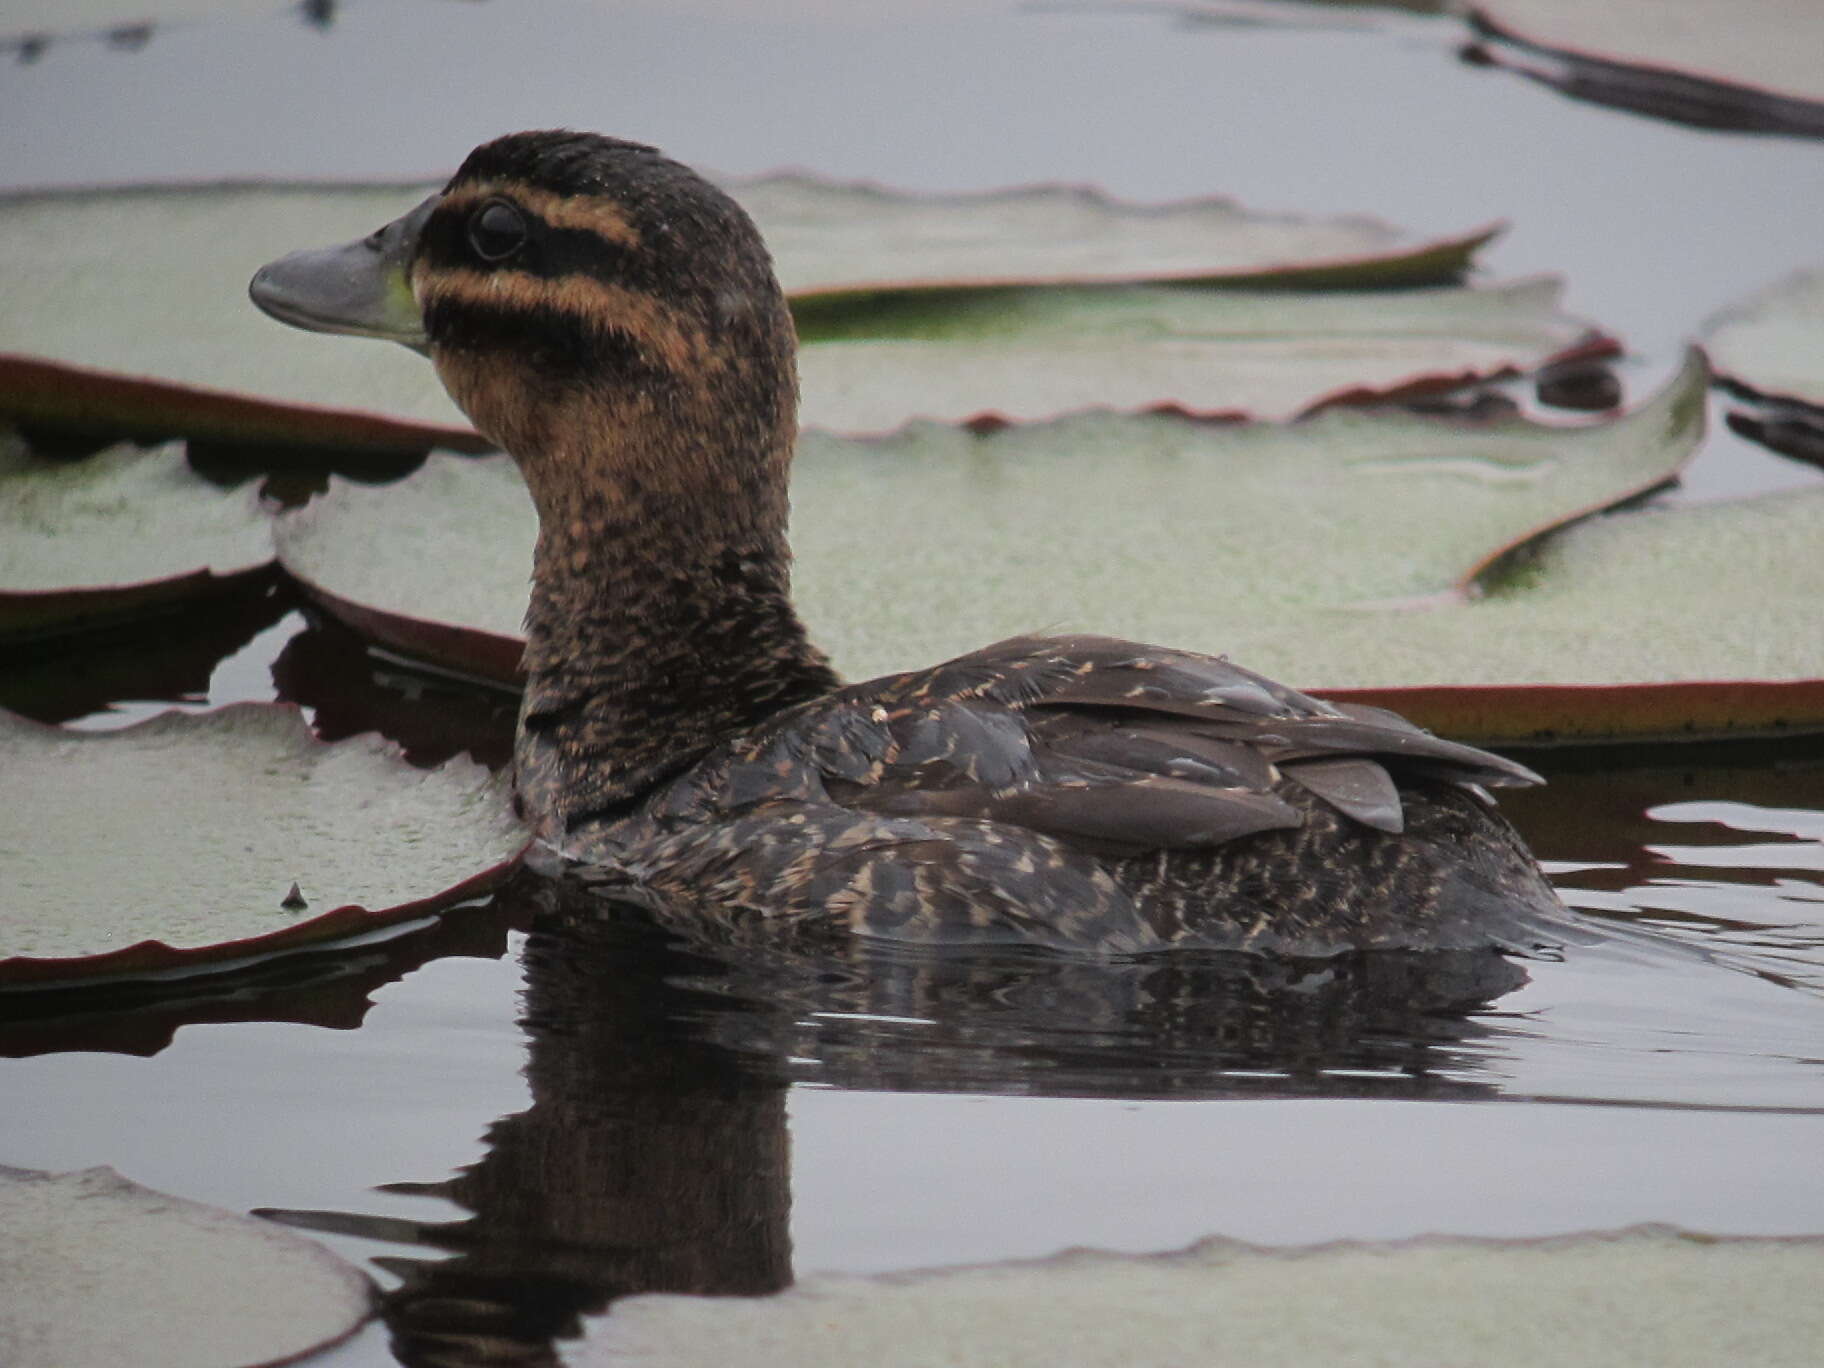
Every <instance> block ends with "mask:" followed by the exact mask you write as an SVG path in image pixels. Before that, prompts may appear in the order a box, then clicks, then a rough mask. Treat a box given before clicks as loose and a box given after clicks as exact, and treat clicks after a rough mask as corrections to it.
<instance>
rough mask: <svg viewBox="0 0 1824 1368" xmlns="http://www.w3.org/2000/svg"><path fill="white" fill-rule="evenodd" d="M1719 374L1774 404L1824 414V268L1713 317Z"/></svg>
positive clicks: (1711, 343) (1707, 335)
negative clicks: (1798, 405) (1787, 403)
mask: <svg viewBox="0 0 1824 1368" xmlns="http://www.w3.org/2000/svg"><path fill="white" fill-rule="evenodd" d="M1704 347H1705V349H1706V350H1707V351H1708V352H1709V353H1710V359H1711V361H1712V362H1713V363H1714V364H1715V366H1716V369H1717V372H1718V374H1720V375H1721V376H1723V377H1724V378H1725V379H1727V380H1729V381H1731V382H1733V383H1735V384H1737V385H1739V386H1741V387H1743V388H1745V389H1748V390H1751V391H1753V392H1754V393H1755V394H1757V395H1761V396H1764V397H1767V398H1774V399H1791V400H1796V401H1798V402H1799V403H1802V404H1806V405H1809V406H1811V407H1813V408H1817V409H1824V267H1812V268H1811V269H1809V270H1804V271H1795V272H1794V273H1793V274H1791V275H1789V276H1786V277H1784V278H1783V279H1780V280H1777V281H1775V282H1774V283H1773V284H1771V285H1769V286H1767V288H1766V289H1764V290H1760V291H1758V292H1757V293H1755V294H1753V295H1751V296H1750V297H1749V298H1747V299H1745V300H1743V301H1742V302H1741V303H1739V304H1736V305H1734V306H1733V307H1731V308H1729V309H1726V310H1724V311H1723V312H1722V313H1720V314H1718V315H1717V316H1716V317H1714V318H1712V319H1711V320H1710V321H1709V322H1708V323H1707V324H1706V325H1705V327H1704Z"/></svg>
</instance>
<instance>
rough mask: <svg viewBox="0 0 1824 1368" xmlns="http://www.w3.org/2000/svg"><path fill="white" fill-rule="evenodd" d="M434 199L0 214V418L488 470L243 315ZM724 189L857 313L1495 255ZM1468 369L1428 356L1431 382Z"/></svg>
mask: <svg viewBox="0 0 1824 1368" xmlns="http://www.w3.org/2000/svg"><path fill="white" fill-rule="evenodd" d="M433 188H434V187H433V186H431V185H427V184H414V185H388V186H345V187H325V186H303V185H228V186H207V187H188V188H169V187H167V188H140V189H117V190H96V191H59V192H46V193H34V194H23V195H14V196H10V197H6V198H4V199H0V273H3V274H4V275H5V276H6V278H7V279H8V281H9V282H10V283H11V284H10V289H9V296H8V301H7V308H6V309H5V310H4V312H0V414H13V415H15V416H19V417H24V418H28V419H32V420H35V421H41V422H62V423H78V424H82V425H86V426H89V427H95V426H107V425H112V426H113V427H115V428H118V429H124V430H129V431H136V432H137V431H145V432H164V433H170V432H183V433H186V434H195V435H205V436H218V437H234V438H238V439H256V440H262V441H272V442H291V443H301V442H314V443H318V444H323V445H336V446H343V447H354V448H373V449H401V448H413V449H419V448H425V447H430V446H446V447H454V448H456V449H460V450H469V451H475V450H480V449H482V448H483V447H484V446H485V445H486V444H485V443H484V442H483V441H482V439H480V438H479V437H478V436H477V435H476V434H475V433H474V432H473V430H472V429H470V428H469V427H468V424H467V422H466V420H465V419H464V418H463V416H462V414H461V413H460V412H459V411H458V410H457V409H456V407H455V406H454V405H453V404H452V403H451V402H450V400H449V399H448V397H447V396H446V395H445V394H444V393H443V390H442V388H441V386H440V385H439V384H438V382H437V379H436V377H435V375H434V374H433V373H432V371H431V369H430V368H429V367H428V366H426V365H425V364H424V363H423V361H422V360H421V359H420V358H418V357H415V356H412V355H411V354H410V353H408V352H406V351H405V350H403V349H402V348H399V347H396V346H392V345H390V344H375V343H366V342H363V343H350V342H347V341H345V340H341V339H331V338H322V337H315V336H310V335H306V334H302V333H297V332H293V331H291V330H288V329H285V328H281V327H277V326H275V325H274V324H273V323H272V322H271V320H269V319H267V318H265V317H264V316H263V315H261V314H260V313H259V312H258V311H257V310H255V309H254V308H253V307H252V306H251V305H250V304H249V303H248V302H247V299H246V287H247V281H248V280H249V278H250V277H251V276H252V274H253V272H254V271H255V270H256V269H257V268H258V267H259V266H261V265H262V264H264V263H265V262H267V261H269V260H271V259H273V258H274V257H276V256H280V255H282V254H284V253H285V252H288V251H291V250H293V249H294V248H297V247H300V246H308V245H315V244H320V243H328V242H336V241H342V240H346V239H350V238H355V237H359V236H361V235H363V234H365V233H367V232H370V231H371V230H372V229H373V228H375V227H376V226H378V225H379V224H381V223H384V222H386V221H388V220H390V219H392V218H394V217H396V216H397V215H398V214H400V213H402V212H404V211H405V210H406V209H408V208H410V207H411V205H412V204H414V203H415V202H416V201H418V200H419V199H421V198H423V196H424V195H425V194H427V193H429V192H430V190H432V189H433ZM732 188H733V190H734V193H735V194H736V195H737V196H738V197H740V198H742V199H744V200H746V201H747V202H748V203H750V204H751V205H752V206H753V207H754V209H755V211H756V213H757V215H758V217H759V219H760V223H761V228H762V231H763V232H764V233H765V234H766V236H767V239H768V243H769V246H770V247H771V249H772V251H773V254H774V257H775V259H776V262H777V264H778V268H779V271H780V275H781V278H782V279H783V280H784V282H785V284H786V286H787V288H788V289H791V290H798V291H803V292H808V293H811V294H815V295H819V296H829V295H838V296H842V297H843V298H844V299H846V301H847V303H848V305H849V307H850V309H851V310H854V309H865V307H866V301H867V300H868V299H869V298H874V297H878V296H880V295H881V294H882V293H883V292H884V294H885V295H886V296H888V297H891V296H892V295H893V294H894V293H896V292H901V291H905V290H920V289H927V288H935V287H945V288H953V287H957V286H969V287H979V286H988V285H1006V284H1031V283H1042V282H1050V281H1056V280H1075V281H1083V280H1094V281H1123V280H1141V279H1159V278H1166V279H1176V280H1199V281H1222V282H1225V283H1228V284H1236V283H1243V282H1250V281H1251V282H1255V283H1264V282H1273V283H1276V284H1290V283H1303V284H1324V285H1347V284H1355V285H1380V284H1388V283H1401V282H1412V281H1438V280H1447V279H1451V278H1453V277H1454V276H1456V275H1458V274H1460V273H1461V272H1462V270H1463V269H1464V268H1465V267H1466V266H1467V265H1468V263H1469V260H1470V257H1471V255H1472V254H1473V252H1474V251H1475V249H1476V247H1477V246H1479V245H1480V244H1481V243H1482V242H1483V241H1485V240H1486V239H1487V237H1488V236H1489V230H1486V229H1484V230H1479V231H1477V232H1474V233H1469V234H1465V235H1463V236H1460V237H1456V238H1450V239H1444V240H1440V241H1421V240H1415V239H1414V238H1413V237H1412V236H1411V235H1409V234H1405V233H1402V232H1400V231H1398V230H1396V229H1393V228H1390V227H1388V226H1386V225H1384V224H1380V223H1377V222H1375V221H1373V220H1366V219H1348V218H1345V219H1334V220H1305V219H1293V218H1287V217H1275V216H1269V215H1261V214H1254V213H1250V212H1248V211H1245V210H1242V209H1239V208H1237V207H1236V206H1235V205H1233V204H1230V203H1228V202H1227V201H1220V200H1208V201H1195V202H1191V203H1187V204H1179V205H1161V206H1129V205H1120V204H1116V203H1114V202H1112V201H1109V200H1108V199H1106V198H1104V197H1102V196H1100V195H1097V194H1095V193H1093V192H1090V191H1086V190H1069V189H1059V188H1039V189H1033V190H1025V191H1005V192H1000V193H997V194H989V195H972V196H950V197H922V196H915V195H905V194H896V193H893V192H889V191H885V190H878V189H873V188H870V187H865V186H854V185H831V184H826V183H823V182H818V181H815V180H811V179H808V178H804V177H779V178H773V179H769V180H762V181H755V182H749V183H746V184H742V185H736V186H734V187H732ZM1461 359H1462V358H1461V354H1460V353H1450V352H1446V353H1445V354H1443V355H1435V354H1434V355H1431V356H1429V357H1428V358H1427V360H1426V361H1425V362H1424V363H1423V365H1422V366H1421V367H1420V369H1421V370H1435V369H1438V368H1439V367H1450V366H1453V365H1456V364H1459V363H1460V361H1461ZM1504 360H1506V361H1509V362H1511V360H1512V358H1511V357H1504ZM1354 378H1355V377H1350V376H1345V377H1344V378H1343V380H1341V381H1339V382H1337V383H1349V381H1350V380H1352V379H1354ZM1172 397H1174V396H1172V395H1170V394H1161V395H1154V396H1149V398H1151V399H1154V400H1157V399H1170V398H1172ZM1071 406H1072V407H1076V406H1079V405H1077V404H1073V405H1071Z"/></svg>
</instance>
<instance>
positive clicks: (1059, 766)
mask: <svg viewBox="0 0 1824 1368" xmlns="http://www.w3.org/2000/svg"><path fill="white" fill-rule="evenodd" d="M718 768H719V769H720V774H719V782H717V783H716V784H715V785H714V787H715V788H716V790H717V792H716V794H715V797H714V801H715V802H716V804H717V806H720V807H722V808H723V809H724V810H725V811H726V810H727V809H728V808H730V807H735V808H739V807H744V806H748V805H751V804H753V803H757V802H763V801H767V800H768V799H778V798H799V799H809V800H815V799H818V798H822V799H825V800H828V801H833V802H835V803H837V804H840V805H843V806H846V807H850V808H854V809H860V810H863V811H869V812H876V813H881V814H891V815H894V816H902V817H948V818H963V819H973V820H981V821H990V822H997V823H1006V824H1011V825H1013V826H1017V827H1024V828H1028V829H1030V830H1033V831H1037V832H1042V833H1045V834H1048V835H1051V836H1055V837H1058V838H1060V839H1062V840H1064V841H1066V842H1068V843H1070V844H1073V845H1077V846H1080V847H1084V848H1087V849H1090V850H1093V851H1095V852H1097V853H1105V854H1111V855H1129V854H1137V853H1140V852H1143V851H1148V850H1158V849H1207V848H1209V847H1213V846H1219V845H1222V844H1224V843H1225V842H1228V841H1233V840H1236V839H1239V838H1240V837H1243V836H1248V835H1252V834H1254V833H1256V832H1261V831H1271V830H1276V829H1283V828H1290V827H1296V826H1299V825H1301V823H1302V821H1303V818H1302V817H1301V814H1300V806H1301V804H1299V803H1298V802H1297V801H1296V795H1292V796H1293V798H1294V801H1290V802H1289V801H1287V798H1288V787H1289V786H1296V787H1298V788H1302V789H1303V790H1305V791H1306V792H1307V793H1309V794H1310V795H1313V796H1315V797H1316V798H1317V799H1319V800H1321V802H1323V803H1324V804H1327V805H1328V806H1330V807H1332V808H1334V809H1335V810H1336V811H1338V812H1340V813H1342V814H1343V815H1345V816H1346V817H1348V818H1350V819H1352V820H1353V821H1355V822H1358V823H1361V824H1362V825H1364V826H1367V827H1371V828H1373V829H1375V830H1378V831H1385V832H1399V831H1400V830H1402V828H1403V825H1404V811H1403V808H1402V804H1401V799H1400V791H1399V781H1401V780H1407V779H1415V778H1416V779H1428V780H1433V781H1443V782H1447V783H1454V784H1458V785H1461V786H1464V787H1467V788H1480V787H1481V786H1485V785H1512V784H1527V783H1536V782H1539V780H1538V776H1537V775H1535V774H1533V773H1532V771H1530V770H1528V769H1526V768H1525V767H1523V766H1521V765H1517V764H1515V763H1513V762H1512V761H1509V760H1506V759H1503V758H1502V757H1500V756H1497V755H1493V754H1490V753H1489V752H1487V751H1482V750H1478V749H1476V748H1474V747H1472V746H1464V745H1460V744H1458V743H1456V742H1452V741H1445V740H1443V739H1441V738H1439V737H1436V736H1433V735H1432V734H1431V733H1429V732H1427V731H1424V730H1423V729H1421V728H1419V727H1416V726H1414V725H1413V724H1411V723H1410V722H1407V721H1406V720H1405V719H1403V718H1401V717H1399V716H1398V715H1397V714H1394V713H1390V712H1386V711H1384V710H1382V709H1378V708H1366V707H1359V706H1349V705H1341V704H1330V703H1326V702H1323V701H1321V700H1318V699H1315V698H1311V697H1309V696H1307V695H1305V694H1302V693H1299V692H1298V691H1297V690H1295V689H1289V688H1287V687H1286V686H1284V685H1282V684H1277V683H1275V682H1273V681H1272V680H1269V679H1266V678H1264V677H1262V676H1260V675H1257V674H1254V673H1253V672H1251V671H1248V670H1244V669H1242V668H1241V667H1240V666H1237V665H1234V664H1231V663H1230V662H1229V661H1227V660H1225V659H1223V658H1221V657H1216V656H1205V655H1199V654H1196V653H1194V652H1190V651H1177V650H1169V649H1165V648H1161V647H1156V646H1145V645H1140V644H1138V643H1135V642H1131V641H1122V640H1119V639H1116V638H1111V637H1097V636H1064V637H1016V638H1013V639H1011V640H1008V641H1002V642H997V643H996V644H995V645H992V646H988V647H985V648H983V649H982V650H980V651H976V652H973V653H971V654H969V655H966V656H960V657H958V658H957V659H955V660H952V661H949V662H946V663H945V664H943V665H939V666H937V667H936V668H935V669H931V670H926V671H921V672H916V673H912V674H904V675H892V676H888V677H886V678H883V679H877V680H871V681H869V682H867V683H865V684H857V685H853V686H850V687H848V688H844V689H841V690H838V691H837V692H836V693H834V694H832V695H829V696H828V697H826V698H824V699H820V700H818V701H816V702H814V703H811V704H807V705H805V706H804V707H802V708H799V709H794V710H793V711H792V712H790V713H787V714H785V715H784V716H782V717H780V718H778V719H775V721H774V722H773V723H772V724H770V725H769V726H767V727H765V728H763V729H762V730H761V731H760V732H759V733H756V734H754V735H752V736H750V738H749V739H748V741H747V742H746V743H745V744H743V745H742V746H741V747H740V748H739V753H738V754H735V755H731V756H730V763H729V764H728V765H727V766H726V767H718ZM699 795H700V796H707V795H702V794H701V790H699Z"/></svg>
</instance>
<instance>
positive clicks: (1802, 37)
mask: <svg viewBox="0 0 1824 1368" xmlns="http://www.w3.org/2000/svg"><path fill="white" fill-rule="evenodd" d="M1469 8H1470V19H1471V24H1472V27H1473V28H1474V29H1475V30H1476V32H1477V33H1478V34H1479V35H1480V36H1481V37H1483V38H1484V39H1488V40H1491V42H1490V44H1489V45H1487V46H1484V47H1482V48H1479V49H1477V50H1476V55H1478V56H1480V57H1481V58H1483V59H1485V60H1490V61H1493V62H1495V63H1497V64H1499V65H1502V66H1507V67H1511V68H1513V69H1514V70H1517V71H1519V72H1521V73H1522V74H1523V75H1526V76H1530V77H1532V78H1534V79H1535V80H1538V81H1541V82H1543V83H1544V84H1547V85H1551V86H1554V87H1556V88H1558V89H1559V90H1562V91H1564V92H1565V93H1566V94H1569V95H1571V96H1574V97H1576V98H1578V99H1584V100H1590V101H1593V102H1595V103H1599V104H1608V105H1614V106H1617V107H1620V108H1623V109H1629V110H1633V111H1634V112H1636V113H1641V114H1649V115H1653V116H1655V117H1658V118H1663V119H1671V120H1674V121H1676V122H1679V123H1688V124H1696V125H1698V126H1699V127H1704V128H1727V129H1738V130H1744V131H1750V132H1764V133H1788V134H1797V135H1802V136H1809V137H1824V67H1820V65H1819V63H1818V60H1817V54H1818V53H1819V52H1820V51H1824V9H1820V8H1819V7H1818V6H1817V5H1815V4H1813V3H1812V0H1636V2H1635V3H1632V4H1626V5H1621V4H1602V3H1597V2H1596V0H1484V3H1481V4H1478V5H1474V6H1471V7H1469Z"/></svg>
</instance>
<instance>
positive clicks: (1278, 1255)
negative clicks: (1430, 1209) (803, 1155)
mask: <svg viewBox="0 0 1824 1368" xmlns="http://www.w3.org/2000/svg"><path fill="white" fill-rule="evenodd" d="M1820 1277H1824V1240H1821V1239H1718V1238H1715V1237H1712V1236H1704V1235H1692V1234H1686V1233H1685V1232H1683V1231H1679V1230H1674V1229H1671V1228H1669V1227H1665V1226H1642V1227H1637V1228H1634V1229H1631V1230H1622V1231H1603V1232H1596V1233H1592V1234H1584V1235H1570V1236H1560V1237H1556V1238H1552V1239H1544V1240H1475V1239H1459V1238H1445V1237H1438V1236H1431V1237H1427V1238H1423V1239H1418V1240H1409V1241H1404V1242H1400V1243H1392V1244H1358V1243H1343V1244H1332V1245H1320V1246H1317V1247H1314V1248H1304V1249H1267V1248H1261V1247H1258V1246H1252V1245H1245V1244H1241V1243H1238V1242H1236V1241H1232V1240H1220V1239H1217V1240H1207V1241H1204V1242H1202V1243H1200V1244H1197V1245H1194V1246H1192V1247H1191V1248H1190V1249H1188V1250H1185V1251H1183V1252H1181V1253H1174V1254H1167V1255H1142V1256H1131V1255H1120V1254H1109V1253H1100V1252H1094V1251H1089V1250H1071V1251H1068V1252H1066V1253H1063V1254H1060V1255H1057V1256H1056V1257H1054V1258H1051V1259H1046V1260H1042V1261H1038V1262H1030V1263H1010V1264H994V1265H984V1266H980V1267H975V1268H961V1269H946V1270H941V1271H936V1272H930V1273H922V1274H910V1275H907V1274H899V1275H894V1276H888V1277H877V1278H857V1277H822V1278H809V1279H805V1280H803V1281H801V1282H799V1284H798V1285H797V1286H796V1287H793V1288H790V1289H788V1290H787V1291H785V1292H782V1293H780V1294H779V1295H777V1296H774V1297H765V1298H740V1297H684V1296H677V1295H647V1296H639V1297H630V1298H627V1299H625V1300H622V1301H619V1302H617V1303H616V1304H615V1307H614V1313H613V1314H612V1315H610V1316H605V1317H602V1318H600V1319H598V1320H596V1321H595V1322H594V1323H593V1325H592V1326H591V1329H590V1333H589V1336H588V1338H587V1339H586V1340H585V1341H584V1343H583V1345H582V1346H581V1347H580V1348H578V1349H576V1350H573V1351H571V1352H570V1353H569V1354H567V1355H566V1361H567V1362H568V1363H569V1364H570V1365H572V1368H597V1365H607V1364H610V1363H612V1364H616V1365H622V1364H641V1365H649V1366H650V1368H658V1366H659V1365H667V1364H680V1365H681V1364H687V1363H690V1364H696V1363H742V1364H746V1365H750V1366H751V1368H765V1366H766V1365H769V1364H791V1365H792V1366H793V1368H819V1365H825V1364H828V1365H849V1364H856V1363H867V1364H872V1365H876V1366H877V1368H899V1366H900V1365H904V1366H905V1368H911V1365H914V1364H917V1365H923V1364H931V1363H944V1364H952V1365H957V1366H958V1368H970V1365H978V1364H979V1365H988V1364H994V1365H997V1368H1025V1366H1026V1365H1033V1366H1034V1368H1037V1365H1050V1364H1055V1363H1071V1364H1081V1365H1086V1366H1088V1368H1093V1366H1094V1365H1102V1364H1130V1363H1135V1362H1140V1363H1247V1364H1252V1365H1259V1366H1260V1368H1272V1366H1273V1365H1286V1366H1287V1368H1293V1366H1294V1365H1299V1366H1302V1365H1307V1364H1313V1363H1324V1364H1337V1365H1370V1364H1384V1363H1401V1364H1412V1365H1443V1364H1461V1363H1474V1364H1476V1365H1478V1368H1509V1366H1510V1365H1511V1368H1532V1365H1534V1364H1539V1363H1577V1364H1580V1365H1589V1366H1590V1368H1621V1365H1633V1364H1640V1363H1653V1364H1658V1365H1664V1366H1665V1368H1678V1366H1680V1365H1704V1366H1705V1368H1708V1365H1711V1364H1717V1363H1754V1364H1760V1365H1765V1368H1774V1366H1775V1365H1790V1366H1791V1368H1799V1366H1800V1365H1802V1364H1806V1363H1809V1362H1810V1361H1812V1359H1813V1357H1814V1356H1815V1350H1816V1346H1817V1345H1818V1344H1819V1343H1820V1342H1821V1340H1824V1307H1821V1306H1820V1303H1819V1300H1818V1298H1817V1296H1816V1295H1815V1292H1816V1288H1817V1285H1818V1281H1819V1279H1820ZM1541 1308H1550V1311H1549V1314H1542V1313H1541Z"/></svg>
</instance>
